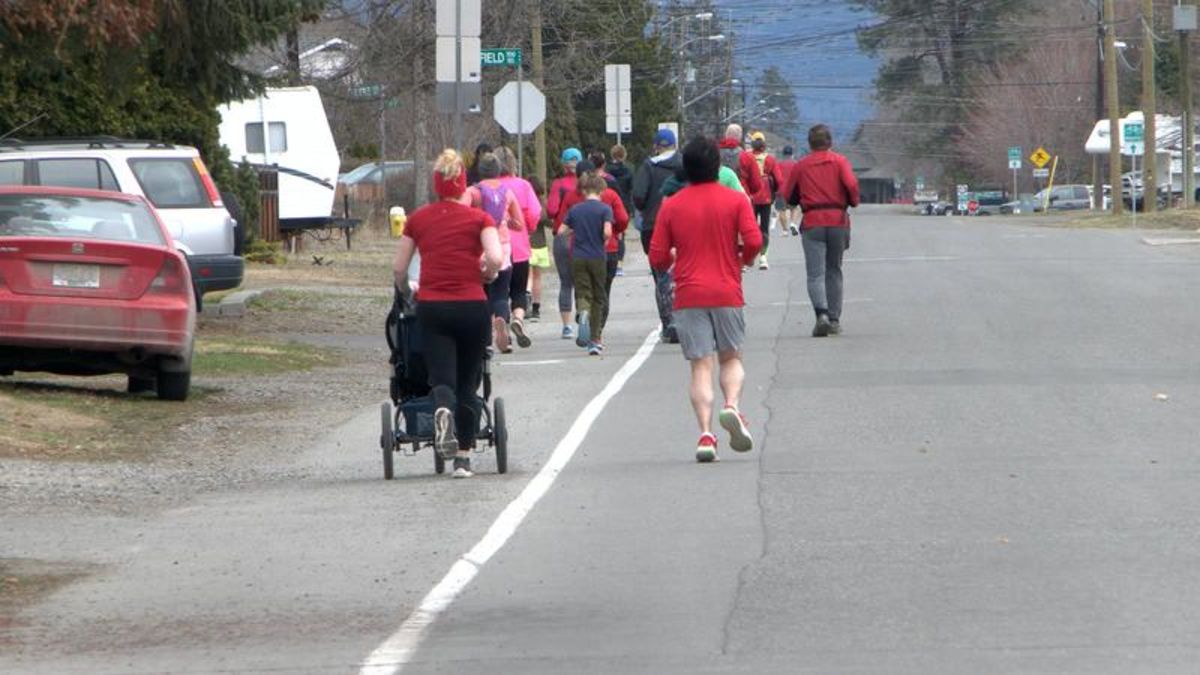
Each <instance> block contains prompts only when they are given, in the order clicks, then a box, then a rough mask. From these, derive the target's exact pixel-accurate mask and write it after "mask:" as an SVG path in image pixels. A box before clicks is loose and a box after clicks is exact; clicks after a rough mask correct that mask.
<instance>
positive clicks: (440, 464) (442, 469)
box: [433, 448, 446, 476]
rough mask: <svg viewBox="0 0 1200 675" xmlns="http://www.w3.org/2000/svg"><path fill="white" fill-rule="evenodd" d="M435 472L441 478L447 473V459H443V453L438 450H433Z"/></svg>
mask: <svg viewBox="0 0 1200 675" xmlns="http://www.w3.org/2000/svg"><path fill="white" fill-rule="evenodd" d="M433 472H434V473H436V474H437V475H439V476H440V475H442V474H444V473H446V458H445V457H442V451H441V450H438V449H437V448H434V449H433Z"/></svg>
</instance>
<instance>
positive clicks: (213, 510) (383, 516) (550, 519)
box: [0, 211, 1200, 673]
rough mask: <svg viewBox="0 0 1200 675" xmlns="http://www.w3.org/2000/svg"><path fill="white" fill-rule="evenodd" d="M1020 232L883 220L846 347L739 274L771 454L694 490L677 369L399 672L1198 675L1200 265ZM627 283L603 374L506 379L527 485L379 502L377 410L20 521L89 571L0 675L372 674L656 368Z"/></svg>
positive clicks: (557, 372) (792, 254)
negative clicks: (112, 503) (573, 434)
mask: <svg viewBox="0 0 1200 675" xmlns="http://www.w3.org/2000/svg"><path fill="white" fill-rule="evenodd" d="M1020 222H1021V221H1010V220H1003V219H999V218H992V219H957V218H917V217H908V216H902V215H898V214H895V213H888V212H884V211H867V212H864V213H862V214H860V215H859V216H858V218H857V221H856V230H855V239H854V245H853V249H852V251H851V252H850V256H849V262H848V264H847V288H848V291H847V296H848V304H847V309H846V312H845V315H844V318H843V325H844V327H845V331H846V333H845V335H843V336H842V337H839V338H831V339H826V340H815V339H812V338H810V337H808V333H809V331H810V330H811V326H812V317H811V310H810V309H809V306H808V304H807V296H806V293H805V290H804V268H803V264H802V256H801V255H800V251H799V245H798V241H796V240H793V239H777V240H776V242H775V246H774V248H773V249H772V256H771V259H772V269H771V271H770V272H767V273H760V272H757V271H755V272H751V273H749V274H748V275H747V276H746V287H747V296H748V299H749V302H750V307H749V308H748V309H747V318H748V325H749V331H750V336H749V343H748V345H747V350H746V364H747V372H748V379H747V389H746V393H745V400H744V403H743V409H744V411H745V412H746V414H747V416H748V417H749V419H750V422H751V425H752V427H753V430H754V431H755V433H756V442H757V447H756V450H755V451H754V452H753V453H751V454H748V455H735V454H734V453H733V452H732V451H729V450H728V449H725V450H723V452H722V461H721V462H720V463H718V464H715V465H703V466H702V465H697V464H695V463H694V461H693V459H692V452H693V450H694V444H695V440H696V436H697V434H696V431H695V428H694V422H693V420H692V417H691V414H690V410H689V407H688V403H687V398H686V388H685V387H686V375H687V369H686V365H685V362H684V361H683V359H682V357H681V356H680V354H679V352H678V348H676V347H670V346H664V345H660V346H658V347H657V348H656V349H655V351H654V353H653V355H652V356H651V357H650V358H649V360H647V361H646V362H645V364H644V365H643V366H642V367H641V368H640V369H639V370H637V372H636V373H635V374H634V375H633V376H632V377H631V378H630V379H629V381H628V382H627V383H626V384H625V386H624V387H623V388H622V389H621V390H620V391H619V393H617V394H616V396H615V397H613V399H612V400H611V401H610V402H609V403H608V405H607V407H605V408H604V410H603V412H602V413H601V414H600V416H599V418H598V419H597V420H596V422H595V425H594V426H593V427H592V428H591V430H590V432H589V433H588V434H587V436H586V437H585V438H584V439H583V442H582V444H581V445H580V446H579V449H578V452H577V453H576V454H575V455H574V457H573V459H571V461H570V462H569V463H568V464H567V465H566V467H565V468H564V469H563V471H562V472H561V474H559V475H558V477H557V481H556V482H554V483H553V485H552V486H551V487H550V488H549V490H548V491H547V492H546V494H545V497H544V498H543V499H542V500H541V501H540V502H538V503H537V504H536V506H534V508H533V510H532V511H531V512H530V513H529V515H528V517H526V518H525V520H524V521H523V522H522V523H521V524H520V526H519V528H518V529H517V530H516V532H515V534H514V535H513V536H512V537H511V539H509V540H508V541H507V544H506V545H505V546H504V547H503V548H502V549H500V550H499V551H498V552H497V553H496V554H495V555H494V556H493V557H492V558H491V559H490V560H488V561H487V562H486V564H483V565H482V566H481V567H479V568H478V576H476V577H475V578H474V580H473V581H472V582H471V583H470V584H469V585H467V586H466V588H465V590H463V592H462V593H461V595H459V596H458V597H457V598H456V599H455V600H454V602H453V603H452V604H450V605H449V606H448V607H447V608H446V609H445V611H444V612H442V613H441V614H440V615H438V616H437V617H436V619H435V620H434V621H433V623H432V624H431V625H430V626H429V627H428V629H427V630H426V631H425V632H424V634H423V637H424V639H423V640H422V641H420V643H419V645H418V646H417V648H416V650H415V652H412V653H411V654H410V655H409V657H410V658H409V660H408V662H407V663H406V664H403V667H402V668H400V671H401V672H404V673H510V672H511V673H517V672H520V673H565V672H571V673H617V672H619V673H627V672H630V673H698V672H741V673H796V672H820V673H827V672H897V673H962V672H988V673H1001V672H1022V673H1028V672H1047V673H1050V672H1053V673H1063V672H1078V673H1134V672H1147V673H1176V672H1178V673H1193V672H1195V671H1196V667H1197V664H1198V663H1200V609H1198V608H1200V574H1198V573H1197V570H1198V569H1200V459H1198V458H1197V453H1196V449H1197V447H1198V446H1200V442H1198V439H1200V414H1198V413H1200V352H1197V350H1196V349H1195V348H1194V343H1195V342H1196V340H1198V339H1200V337H1198V336H1200V303H1197V302H1196V300H1195V294H1196V292H1197V283H1196V282H1197V280H1198V279H1200V276H1198V274H1197V270H1198V269H1200V267H1198V266H1200V247H1161V248H1152V247H1149V246H1145V245H1143V244H1142V243H1141V242H1140V235H1139V234H1137V233H1131V232H1112V231H1076V230H1063V229H1049V228H1041V227H1030V226H1027V225H1022V224H1020ZM639 269H640V267H639V266H638V265H632V266H631V273H630V276H628V277H626V278H624V279H621V280H619V281H618V287H617V291H616V293H617V297H616V300H615V302H614V322H613V327H612V330H611V331H610V333H609V335H608V340H607V341H608V343H609V350H608V355H607V356H606V357H605V358H603V359H595V358H592V359H589V358H587V357H586V356H583V355H582V354H581V353H579V351H578V350H577V349H576V348H574V347H573V346H571V345H570V344H568V343H566V342H564V341H561V340H558V339H557V337H556V336H555V335H554V334H555V333H556V332H557V328H558V327H557V326H556V325H555V324H554V323H543V324H541V325H539V326H538V327H537V333H536V334H535V339H537V340H538V342H537V344H536V345H535V348H534V349H533V350H530V351H528V352H525V353H521V354H517V355H515V356H513V357H511V358H510V357H505V359H503V360H501V362H500V363H499V364H498V365H497V382H498V385H497V388H498V390H499V392H500V393H501V394H502V395H503V396H504V397H505V398H506V399H507V401H508V405H509V409H510V416H511V420H510V428H511V435H512V439H511V445H512V450H511V459H510V464H511V468H510V473H509V474H508V475H507V476H497V475H494V474H493V473H491V461H490V456H489V455H483V456H481V458H480V459H479V460H478V461H477V462H476V463H477V465H478V468H479V469H480V476H479V477H478V478H477V479H475V480H471V481H451V480H450V479H448V478H445V477H435V476H433V475H432V458H431V457H430V456H429V455H428V453H427V452H426V453H423V454H422V455H419V456H417V457H415V458H398V470H399V471H400V472H401V476H400V477H399V479H398V480H396V481H393V482H391V483H385V482H383V481H382V480H380V462H379V453H378V451H377V449H376V448H377V445H376V439H377V435H378V408H377V402H373V401H363V406H364V409H363V412H362V414H360V415H359V416H358V417H357V418H356V419H355V420H354V421H353V422H352V423H350V424H347V425H345V426H343V427H341V428H338V429H331V430H330V432H329V434H328V435H327V436H325V437H323V438H319V439H314V442H313V443H312V445H311V446H310V447H302V448H295V447H287V448H279V453H278V461H279V462H280V463H281V466H286V467H287V468H288V471H287V472H286V473H287V476H288V479H287V481H280V482H279V483H276V484H265V485H262V486H260V487H258V488H255V489H252V490H246V489H242V490H239V491H236V492H229V493H216V494H212V495H210V496H207V497H205V498H203V499H201V500H198V501H197V502H196V503H194V504H192V505H190V506H188V507H186V508H182V509H177V510H173V511H170V512H167V513H162V514H155V515H153V516H148V517H146V518H142V519H138V518H117V517H112V516H95V517H88V516H87V515H86V514H81V515H80V516H79V517H78V518H73V519H70V520H66V519H63V518H53V517H47V518H46V519H44V520H42V521H40V522H39V521H38V520H37V519H33V518H25V517H23V518H21V519H20V520H19V521H17V522H14V521H13V520H11V519H6V520H3V521H0V535H2V536H3V548H4V551H5V555H11V556H14V557H30V558H41V559H50V560H63V559H66V560H79V561H88V562H91V563H94V564H97V565H99V567H98V568H97V569H98V572H97V573H96V574H95V575H93V576H91V577H89V578H87V579H85V580H83V581H80V582H78V583H76V584H73V585H71V586H69V587H67V588H65V589H64V590H62V591H60V592H59V593H57V594H56V595H54V596H53V597H51V598H50V600H48V601H47V602H45V603H43V604H41V605H39V606H36V607H34V608H31V609H30V610H28V611H27V612H26V613H25V614H23V615H22V616H21V617H19V618H20V621H19V625H18V626H16V627H15V628H12V629H10V630H9V631H8V633H9V636H8V638H7V639H6V640H4V641H0V671H4V672H46V673H63V672H88V673H108V672H114V673H116V672H120V673H128V672H137V673H141V672H183V673H191V672H314V673H317V672H321V673H324V672H346V673H354V672H358V669H359V666H360V664H361V663H363V662H364V660H365V659H367V658H368V656H369V655H370V654H372V652H373V651H374V650H376V648H377V647H379V645H380V644H382V643H383V642H384V641H385V640H387V639H388V638H389V636H391V635H392V634H393V633H394V632H395V631H396V630H397V629H398V628H399V627H400V626H401V624H402V623H404V622H405V620H406V619H407V618H408V617H409V616H410V614H411V613H412V612H413V610H414V609H415V608H416V607H417V606H418V604H419V603H420V602H421V600H422V598H423V597H424V596H425V595H426V593H428V592H429V591H430V589H432V588H434V586H435V585H437V584H438V582H439V580H442V578H443V576H444V575H446V573H447V571H448V570H450V569H451V566H452V565H454V563H455V561H456V560H458V559H459V557H460V556H462V555H463V554H464V553H466V552H467V551H468V550H469V549H471V547H472V546H474V545H475V543H476V542H477V541H479V540H480V539H481V538H482V537H483V536H484V535H485V533H486V532H487V531H488V528H489V526H490V525H491V523H492V522H493V520H494V519H495V518H496V517H497V515H498V514H499V513H500V512H501V511H502V510H503V509H504V507H505V505H506V504H508V503H509V502H510V501H512V500H513V499H515V498H517V496H518V494H520V493H521V491H522V489H523V488H525V486H526V485H527V484H528V483H529V481H530V479H531V478H532V477H533V476H534V475H535V474H536V473H537V472H538V471H539V469H540V468H541V467H542V466H543V465H544V464H545V463H546V461H547V459H548V458H549V457H550V456H551V452H552V451H553V450H554V448H555V446H556V444H558V443H559V440H560V439H561V438H562V437H563V436H564V435H565V434H567V431H568V429H569V428H570V427H571V425H572V424H573V423H574V422H575V420H576V418H577V417H578V416H579V415H580V413H581V411H582V410H583V409H584V407H585V405H586V404H587V403H588V401H590V400H591V399H592V398H593V397H595V396H596V395H597V394H598V393H599V392H600V391H601V390H602V389H603V388H604V387H605V384H606V383H607V382H608V381H609V379H610V378H611V377H612V376H613V374H614V373H616V372H617V371H618V369H620V368H621V366H622V365H623V364H624V363H625V362H626V361H627V360H628V359H629V358H630V356H631V355H632V354H633V353H634V352H635V351H636V350H637V349H638V347H639V346H640V345H641V344H642V343H643V340H644V339H645V337H646V334H647V332H648V331H649V329H650V328H651V326H652V324H653V322H654V317H653V300H652V294H651V291H650V286H649V283H648V279H647V278H646V277H645V276H644V273H641V272H639ZM560 360H561V362H554V363H540V362H542V361H560ZM384 377H385V375H384V374H383V372H382V368H381V388H380V393H381V396H380V398H381V399H382V396H383V393H384V392H385V391H386V389H385V387H386V382H385V380H384V379H383V378H384ZM1159 395H1165V399H1166V400H1162V399H1163V396H1159ZM296 476H300V477H301V478H300V479H296V478H295V477H296ZM398 667H399V666H398ZM385 670H389V669H385ZM390 670H395V668H391V669H390Z"/></svg>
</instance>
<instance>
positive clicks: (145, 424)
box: [0, 237, 392, 644]
mask: <svg viewBox="0 0 1200 675" xmlns="http://www.w3.org/2000/svg"><path fill="white" fill-rule="evenodd" d="M307 249H308V250H307V251H306V252H305V253H303V254H300V255H296V256H292V257H291V258H290V259H289V260H288V261H287V263H285V264H283V265H275V266H265V265H251V266H250V268H249V270H248V273H247V281H246V284H245V287H246V288H251V289H275V290H268V291H266V292H265V293H264V294H263V295H261V296H260V297H259V298H257V299H256V300H254V301H253V302H251V303H250V305H249V307H248V308H247V313H246V315H245V316H243V317H237V318H226V317H207V316H204V317H201V318H200V321H199V326H198V330H197V344H196V350H197V356H196V366H195V371H194V373H193V391H192V396H191V397H190V398H189V400H188V401H187V402H186V403H182V404H179V403H169V402H160V401H158V400H156V399H155V398H154V397H153V395H152V394H149V395H146V394H142V395H131V394H128V393H126V391H125V386H126V379H125V378H124V377H123V376H108V377H98V378H70V377H59V376H54V375H47V374H42V373H23V374H18V375H16V376H12V377H6V378H0V461H2V462H3V466H4V470H3V472H0V511H2V512H3V513H4V514H5V516H6V518H5V525H4V526H2V527H0V531H3V532H5V536H13V537H19V536H25V535H28V533H30V532H33V531H36V530H37V529H38V528H39V527H42V526H44V525H45V524H46V523H72V524H74V525H79V524H82V523H88V522H95V523H96V524H97V527H99V528H102V527H103V525H102V523H103V521H104V519H106V518H113V517H117V518H129V517H135V518H136V517H146V518H149V517H152V516H153V515H154V514H156V513H160V512H162V511H163V510H165V509H170V508H175V507H180V506H181V505H184V504H187V503H188V502H189V501H191V500H193V499H195V498H196V497H197V496H198V495H200V494H203V493H206V492H213V491H218V490H221V491H225V490H238V489H240V488H244V487H247V486H252V485H256V484H262V483H266V482H271V481H278V480H280V479H282V478H285V477H284V476H280V471H281V468H280V467H281V466H285V465H284V464H283V463H281V462H278V461H277V460H278V456H277V455H278V453H287V452H290V451H294V450H296V449H297V448H302V447H304V446H305V445H306V444H307V443H308V442H309V441H310V440H311V439H312V438H313V437H315V436H317V435H319V434H320V433H321V432H323V431H325V430H327V429H329V428H331V427H334V426H337V425H339V424H342V423H344V422H345V421H347V420H348V419H350V417H351V416H352V415H353V414H354V412H356V411H357V410H358V409H359V408H360V407H361V405H362V402H363V401H364V400H371V399H373V398H381V397H382V396H383V395H384V393H385V392H386V388H387V384H386V383H387V379H386V378H387V373H386V368H387V348H386V345H385V343H384V339H383V323H384V319H385V317H386V314H387V311H388V307H389V306H390V304H391V288H390V278H391V273H390V263H391V250H392V243H391V242H390V241H388V240H387V239H384V238H382V237H379V238H371V237H360V238H357V239H356V240H355V250H353V251H349V252H347V251H346V250H345V249H344V245H343V244H342V243H341V242H328V243H324V244H321V243H313V242H307ZM313 255H316V256H319V257H321V258H322V261H323V264H322V265H320V266H317V265H313V264H312V262H311V260H312V257H311V256H313ZM331 263H332V264H331ZM283 470H285V471H286V469H283ZM22 530H24V532H22ZM101 531H102V530H101ZM99 539H102V534H98V535H97V541H98V540H99ZM14 540H15V539H14ZM92 545H96V546H99V544H98V543H97V542H92V543H90V544H87V545H83V544H81V547H84V548H86V546H92ZM63 553H64V555H65V557H64V558H63V559H62V560H52V559H20V560H16V559H5V558H3V556H4V555H5V552H4V551H2V550H0V580H4V581H3V582H4V584H5V585H4V587H3V591H4V592H3V593H0V597H3V598H4V601H3V602H2V603H0V644H3V637H2V634H3V627H4V626H5V624H6V622H11V621H12V617H13V616H15V614H16V612H17V611H18V610H19V609H20V608H21V607H24V606H28V605H29V604H30V603H34V602H37V601H38V600H39V599H41V598H43V597H44V596H45V595H46V594H47V593H49V592H52V591H53V590H54V589H57V588H59V587H61V586H63V585H65V584H68V583H70V582H71V581H74V580H77V579H79V578H82V577H84V576H86V575H87V574H89V573H90V572H91V571H93V570H94V568H93V567H92V566H88V565H79V564H75V563H74V562H73V561H74V560H76V559H77V558H76V556H74V555H72V553H78V551H71V550H64V551H63ZM83 557H85V558H86V557H92V556H83Z"/></svg>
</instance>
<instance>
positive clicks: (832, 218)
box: [783, 124, 859, 337]
mask: <svg viewBox="0 0 1200 675" xmlns="http://www.w3.org/2000/svg"><path fill="white" fill-rule="evenodd" d="M808 145H809V147H810V148H811V149H812V152H811V153H809V155H808V156H807V157H805V158H804V159H802V160H800V161H799V162H797V163H796V166H795V167H794V168H793V169H792V173H791V175H790V176H789V177H788V179H787V183H786V184H785V185H784V189H783V194H784V195H785V196H786V197H787V202H788V203H789V204H791V205H792V206H799V207H800V210H801V211H803V213H804V216H803V218H802V220H801V225H800V230H801V237H802V240H803V243H804V262H805V265H806V266H807V267H808V297H809V299H810V300H812V306H813V311H815V312H816V314H817V324H816V326H814V327H813V333H812V334H813V337H826V336H828V335H831V334H832V335H837V334H839V333H841V332H842V324H841V320H842V257H843V255H844V254H845V252H846V250H847V249H849V248H850V214H849V213H847V212H846V210H847V209H849V208H850V207H854V206H858V201H859V192H858V178H857V177H856V176H855V175H854V168H853V167H851V166H850V162H849V160H847V159H846V158H845V157H843V156H842V155H839V154H838V153H836V152H834V151H833V150H832V148H833V134H832V133H831V132H830V131H829V127H827V126H825V125H824V124H818V125H816V126H815V127H813V128H812V129H809V131H808Z"/></svg>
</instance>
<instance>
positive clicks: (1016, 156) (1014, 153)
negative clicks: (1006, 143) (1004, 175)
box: [1008, 146, 1021, 162]
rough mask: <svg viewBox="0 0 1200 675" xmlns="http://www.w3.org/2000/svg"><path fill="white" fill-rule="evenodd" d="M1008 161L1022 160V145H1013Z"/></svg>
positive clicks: (1009, 150)
mask: <svg viewBox="0 0 1200 675" xmlns="http://www.w3.org/2000/svg"><path fill="white" fill-rule="evenodd" d="M1008 161H1010V162H1019V161H1021V147H1020V146H1013V147H1011V148H1009V149H1008Z"/></svg>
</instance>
